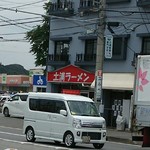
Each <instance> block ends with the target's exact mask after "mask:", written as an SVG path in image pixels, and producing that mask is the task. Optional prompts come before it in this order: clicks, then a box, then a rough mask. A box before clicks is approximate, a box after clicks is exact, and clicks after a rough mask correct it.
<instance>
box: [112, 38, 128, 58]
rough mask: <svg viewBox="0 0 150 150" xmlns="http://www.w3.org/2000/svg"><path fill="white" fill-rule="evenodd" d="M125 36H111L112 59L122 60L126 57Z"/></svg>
mask: <svg viewBox="0 0 150 150" xmlns="http://www.w3.org/2000/svg"><path fill="white" fill-rule="evenodd" d="M127 40H128V38H127V37H114V38H113V51H112V58H111V59H112V60H124V59H126V51H127Z"/></svg>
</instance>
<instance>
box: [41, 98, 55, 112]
mask: <svg viewBox="0 0 150 150" xmlns="http://www.w3.org/2000/svg"><path fill="white" fill-rule="evenodd" d="M54 109H55V105H54V103H53V102H52V101H51V100H45V99H44V100H43V99H42V100H40V107H39V111H45V112H54Z"/></svg>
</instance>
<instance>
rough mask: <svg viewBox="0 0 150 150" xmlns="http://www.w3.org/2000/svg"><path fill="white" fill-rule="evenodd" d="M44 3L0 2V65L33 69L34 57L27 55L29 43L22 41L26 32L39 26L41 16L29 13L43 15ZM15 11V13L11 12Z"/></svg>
mask: <svg viewBox="0 0 150 150" xmlns="http://www.w3.org/2000/svg"><path fill="white" fill-rule="evenodd" d="M45 2H48V0H0V63H2V64H3V65H9V64H20V65H22V66H23V67H24V68H25V69H34V68H35V64H34V56H33V55H32V54H31V53H29V51H30V48H31V46H30V43H29V42H27V41H25V40H23V39H24V37H25V33H26V32H27V31H30V30H31V29H33V28H34V27H35V26H36V25H38V24H41V21H40V20H42V18H41V16H40V15H33V14H31V13H37V14H44V13H45V12H44V9H43V5H44V3H45ZM8 8H11V10H8ZM16 9H17V10H18V12H17V13H16V12H15V11H13V10H16ZM19 11H24V12H29V13H21V12H19ZM30 12H31V13H30Z"/></svg>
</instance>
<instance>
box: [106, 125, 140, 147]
mask: <svg viewBox="0 0 150 150" xmlns="http://www.w3.org/2000/svg"><path fill="white" fill-rule="evenodd" d="M107 138H108V139H107V140H108V141H114V142H120V143H128V144H138V145H141V143H142V142H135V141H132V133H131V132H130V131H127V130H125V131H118V130H117V129H110V128H107Z"/></svg>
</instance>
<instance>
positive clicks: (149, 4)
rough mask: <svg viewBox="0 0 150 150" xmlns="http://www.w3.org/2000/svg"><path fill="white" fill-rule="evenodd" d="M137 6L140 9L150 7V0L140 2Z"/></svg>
mask: <svg viewBox="0 0 150 150" xmlns="http://www.w3.org/2000/svg"><path fill="white" fill-rule="evenodd" d="M137 5H138V6H140V7H150V0H138V1H137Z"/></svg>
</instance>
